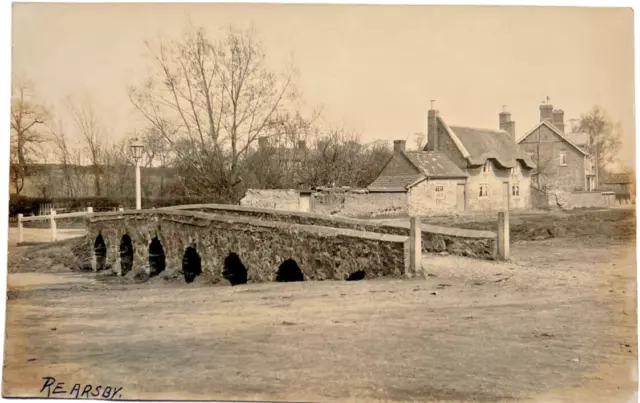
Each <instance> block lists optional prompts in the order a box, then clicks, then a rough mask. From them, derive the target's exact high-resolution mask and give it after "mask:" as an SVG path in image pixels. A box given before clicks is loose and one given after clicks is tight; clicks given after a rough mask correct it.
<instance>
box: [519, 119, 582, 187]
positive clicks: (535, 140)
mask: <svg viewBox="0 0 640 403" xmlns="http://www.w3.org/2000/svg"><path fill="white" fill-rule="evenodd" d="M520 146H521V147H522V149H523V150H524V151H525V152H526V153H527V154H529V155H530V156H531V157H532V159H533V161H534V162H535V163H536V165H538V169H539V171H540V173H539V182H538V187H543V186H545V185H548V186H551V187H553V188H555V189H559V190H564V191H576V190H584V189H585V158H584V154H582V153H581V152H579V151H578V150H576V149H575V148H574V147H573V146H571V145H570V144H569V143H567V142H566V141H564V140H562V138H561V137H560V136H558V135H557V134H556V133H554V132H552V131H551V130H550V129H549V128H548V127H546V126H541V127H540V128H538V129H537V130H536V131H535V132H533V133H531V135H529V136H528V137H527V138H526V139H525V140H524V141H523V142H522V143H520ZM561 153H565V155H566V162H567V163H566V165H563V164H562V163H561Z"/></svg>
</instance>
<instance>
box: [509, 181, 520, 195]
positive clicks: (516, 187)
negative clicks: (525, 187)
mask: <svg viewBox="0 0 640 403" xmlns="http://www.w3.org/2000/svg"><path fill="white" fill-rule="evenodd" d="M511 196H520V184H519V183H518V182H514V183H512V184H511Z"/></svg>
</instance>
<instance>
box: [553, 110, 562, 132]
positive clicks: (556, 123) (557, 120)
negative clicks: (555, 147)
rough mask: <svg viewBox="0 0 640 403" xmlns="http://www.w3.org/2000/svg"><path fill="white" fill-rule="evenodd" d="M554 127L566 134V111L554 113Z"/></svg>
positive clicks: (555, 111)
mask: <svg viewBox="0 0 640 403" xmlns="http://www.w3.org/2000/svg"><path fill="white" fill-rule="evenodd" d="M553 125H554V126H555V127H557V128H558V129H559V130H560V131H561V132H562V133H564V111H563V110H562V109H556V110H554V111H553Z"/></svg>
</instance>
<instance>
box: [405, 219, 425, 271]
mask: <svg viewBox="0 0 640 403" xmlns="http://www.w3.org/2000/svg"><path fill="white" fill-rule="evenodd" d="M409 237H410V241H409V242H410V243H409V259H410V260H409V268H410V270H409V271H408V272H407V276H408V277H410V276H411V275H418V274H422V230H421V229H420V219H419V218H418V217H411V232H410V234H409Z"/></svg>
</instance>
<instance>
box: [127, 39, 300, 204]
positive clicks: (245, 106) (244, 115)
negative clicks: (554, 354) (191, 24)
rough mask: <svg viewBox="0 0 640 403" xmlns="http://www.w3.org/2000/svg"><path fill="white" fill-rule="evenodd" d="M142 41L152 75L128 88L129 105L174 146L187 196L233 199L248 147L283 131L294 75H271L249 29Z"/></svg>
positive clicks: (242, 171)
mask: <svg viewBox="0 0 640 403" xmlns="http://www.w3.org/2000/svg"><path fill="white" fill-rule="evenodd" d="M146 44H147V48H148V49H149V51H150V53H151V55H152V58H153V66H154V67H155V74H153V75H151V76H150V77H149V79H148V80H147V81H145V82H144V83H143V84H142V85H139V86H137V87H132V88H131V89H130V99H131V102H132V103H133V105H134V106H135V108H136V109H137V110H138V111H139V112H140V113H141V114H142V116H144V118H145V119H146V120H147V121H148V122H149V123H150V124H151V126H152V127H153V128H154V130H156V131H157V132H158V133H160V134H161V135H162V136H163V137H164V138H165V139H166V140H167V142H168V144H169V145H171V147H172V148H173V150H174V152H175V153H176V157H177V158H176V160H177V161H179V164H180V166H179V168H180V169H181V172H182V177H183V178H184V179H185V180H186V183H185V185H186V186H187V187H188V188H189V190H190V191H191V192H192V193H194V194H201V195H212V194H215V195H222V196H223V197H228V198H231V199H233V198H238V194H237V193H238V192H237V189H236V186H237V185H238V184H240V182H241V178H242V174H243V173H244V169H245V168H246V164H244V160H245V159H246V157H247V153H248V152H249V150H250V148H251V145H252V144H253V143H254V142H256V141H257V139H258V138H259V137H262V136H267V137H270V136H276V135H278V134H279V133H280V132H281V129H282V127H283V126H282V123H283V119H285V117H286V116H287V115H286V114H285V107H286V106H287V103H288V102H289V101H292V100H293V99H295V97H296V92H295V88H294V85H293V77H294V73H295V70H294V69H293V68H292V67H290V68H289V69H288V70H287V71H286V73H285V74H284V75H282V76H278V75H276V74H275V73H273V72H271V71H270V70H269V69H268V68H267V65H266V62H265V53H264V50H263V48H262V45H261V44H260V43H259V42H258V41H257V39H256V37H255V33H254V32H253V30H247V31H241V30H238V29H236V28H233V27H231V28H229V29H228V30H227V31H226V33H225V35H224V36H222V37H221V38H220V39H219V40H217V41H214V40H212V39H210V38H209V37H208V36H207V34H206V33H205V31H204V29H202V28H192V29H190V30H189V31H188V32H187V33H186V34H185V35H184V36H183V37H182V38H180V39H179V40H177V41H169V42H166V41H161V42H160V43H159V44H158V45H157V46H153V45H152V44H150V43H148V42H147V43H146Z"/></svg>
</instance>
